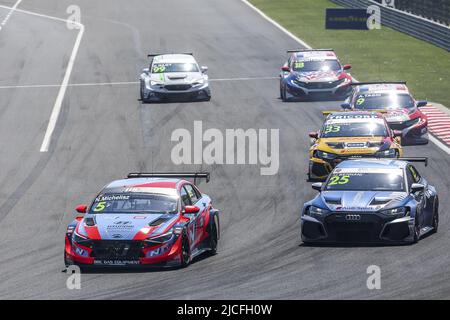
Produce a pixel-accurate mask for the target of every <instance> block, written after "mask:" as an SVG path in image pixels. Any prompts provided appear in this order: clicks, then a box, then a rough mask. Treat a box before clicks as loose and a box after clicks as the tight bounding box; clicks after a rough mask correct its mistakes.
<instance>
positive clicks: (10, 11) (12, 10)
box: [0, 0, 22, 31]
mask: <svg viewBox="0 0 450 320" xmlns="http://www.w3.org/2000/svg"><path fill="white" fill-rule="evenodd" d="M21 2H22V0H18V1H17V2H16V3H15V4H14V6H12V7H11V9H10V10H9V12H8V14H7V15H6V17H5V19H3V21H2V22H1V23H0V31H1V30H2V29H3V27H4V26H5V24H6V23H7V22H8V20H9V18H10V17H11V15H12V14H13V12H14V11H15V10H16V9H17V7H18V6H19V4H20V3H21Z"/></svg>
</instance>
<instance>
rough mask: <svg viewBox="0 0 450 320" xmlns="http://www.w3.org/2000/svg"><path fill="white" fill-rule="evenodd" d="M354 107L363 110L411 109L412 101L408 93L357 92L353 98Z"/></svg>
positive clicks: (412, 106)
mask: <svg viewBox="0 0 450 320" xmlns="http://www.w3.org/2000/svg"><path fill="white" fill-rule="evenodd" d="M354 104H355V108H356V109H364V110H375V109H383V110H385V109H386V110H389V109H392V110H395V109H403V108H406V109H413V108H414V101H413V99H412V98H411V96H410V95H409V94H396V93H394V94H391V93H379V94H359V95H358V96H357V97H356V99H355V102H354Z"/></svg>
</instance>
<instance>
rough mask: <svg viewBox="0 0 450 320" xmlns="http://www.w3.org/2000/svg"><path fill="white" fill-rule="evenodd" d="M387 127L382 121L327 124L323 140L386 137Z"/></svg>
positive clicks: (322, 133)
mask: <svg viewBox="0 0 450 320" xmlns="http://www.w3.org/2000/svg"><path fill="white" fill-rule="evenodd" d="M387 135H388V133H387V130H386V126H385V125H384V123H383V122H380V121H368V122H338V123H335V122H327V123H325V125H324V126H323V128H322V132H321V138H333V137H375V136H381V137H386V136H387Z"/></svg>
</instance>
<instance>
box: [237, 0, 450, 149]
mask: <svg viewBox="0 0 450 320" xmlns="http://www.w3.org/2000/svg"><path fill="white" fill-rule="evenodd" d="M241 1H242V2H243V3H245V4H246V5H247V6H249V7H250V8H252V9H253V10H254V11H256V12H257V13H258V14H259V15H260V16H261V17H263V18H264V19H265V20H267V21H268V22H270V23H271V24H273V25H274V26H275V27H277V28H278V29H280V30H281V31H282V32H284V33H285V34H286V35H288V36H289V37H291V38H292V39H294V40H295V41H297V42H298V43H300V44H301V45H302V46H304V47H306V48H308V49H312V47H311V46H310V45H309V44H307V43H306V42H305V41H303V40H302V39H300V38H299V37H297V36H296V35H294V34H293V33H292V32H290V31H289V30H287V29H286V28H285V27H283V26H282V25H281V24H279V23H278V22H276V21H275V20H273V19H272V18H270V17H269V16H267V15H266V14H265V13H264V12H262V11H261V10H260V9H258V8H257V7H255V6H254V5H253V4H251V3H250V2H248V1H247V0H241ZM353 80H355V81H358V80H356V78H353ZM429 138H430V141H431V142H433V143H434V144H435V145H436V146H438V147H439V148H440V149H442V150H443V151H445V152H446V153H447V154H450V148H449V147H447V146H446V145H445V144H443V143H442V142H440V141H439V140H438V139H437V138H435V137H434V136H432V135H431V134H430V135H429Z"/></svg>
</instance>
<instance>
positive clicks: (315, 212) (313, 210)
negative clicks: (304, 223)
mask: <svg viewBox="0 0 450 320" xmlns="http://www.w3.org/2000/svg"><path fill="white" fill-rule="evenodd" d="M329 212H330V211H329V210H326V209H321V208H318V207H314V206H311V207H309V208H308V210H307V211H306V213H305V214H306V215H309V216H323V215H325V214H327V213H329Z"/></svg>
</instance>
